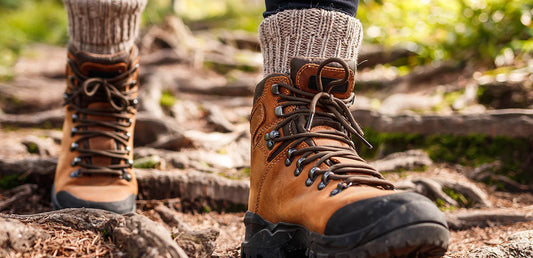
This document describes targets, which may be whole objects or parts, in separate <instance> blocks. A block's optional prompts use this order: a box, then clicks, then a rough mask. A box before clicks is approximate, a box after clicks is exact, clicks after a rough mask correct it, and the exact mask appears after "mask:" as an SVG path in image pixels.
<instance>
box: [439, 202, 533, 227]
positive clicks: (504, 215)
mask: <svg viewBox="0 0 533 258" xmlns="http://www.w3.org/2000/svg"><path fill="white" fill-rule="evenodd" d="M528 221H533V207H526V208H524V209H523V210H522V211H519V212H517V211H516V210H512V209H493V210H477V211H476V210H468V211H465V212H461V213H455V214H454V213H447V214H446V222H447V223H448V226H449V227H450V229H452V230H464V229H468V228H472V227H490V226H498V225H509V224H514V223H518V222H528Z"/></svg>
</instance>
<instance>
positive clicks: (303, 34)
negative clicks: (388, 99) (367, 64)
mask: <svg viewBox="0 0 533 258" xmlns="http://www.w3.org/2000/svg"><path fill="white" fill-rule="evenodd" d="M362 31H363V29H362V25H361V22H359V20H358V19H357V18H355V17H352V16H350V15H346V14H344V13H340V12H336V11H329V10H324V9H300V10H285V11H282V12H279V13H277V14H275V15H272V16H269V17H267V18H265V19H264V20H263V22H262V23H261V24H260V25H259V41H260V43H261V52H262V54H263V61H264V62H263V64H264V67H263V72H264V73H265V74H270V73H289V60H290V59H291V58H292V57H296V56H304V57H316V58H328V57H339V58H343V59H346V60H354V61H356V62H357V55H358V53H359V46H360V45H361V41H362V38H363V32H362Z"/></svg>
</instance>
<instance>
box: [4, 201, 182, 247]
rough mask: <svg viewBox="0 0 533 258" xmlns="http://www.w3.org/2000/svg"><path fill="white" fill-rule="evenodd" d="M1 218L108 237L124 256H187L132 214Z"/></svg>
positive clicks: (71, 212) (75, 212)
mask: <svg viewBox="0 0 533 258" xmlns="http://www.w3.org/2000/svg"><path fill="white" fill-rule="evenodd" d="M1 217H3V218H6V219H11V220H13V219H15V220H19V221H21V222H24V223H30V222H31V223H38V224H43V223H57V224H61V225H64V226H67V227H71V228H73V229H76V230H90V231H93V232H96V233H99V234H102V235H103V236H104V237H105V236H109V237H110V238H111V240H112V242H113V243H114V244H115V246H117V248H119V249H120V250H121V251H123V252H124V253H126V255H127V256H128V257H139V256H143V257H187V254H186V253H185V252H184V251H183V249H181V248H180V247H179V246H178V244H177V243H176V242H174V240H173V239H172V238H171V234H170V232H168V230H166V229H165V228H164V227H163V226H162V225H161V224H158V223H156V222H154V221H151V220H150V219H148V218H146V217H144V216H142V215H138V214H134V213H130V214H125V215H119V214H115V213H111V212H107V211H103V210H96V209H86V208H81V209H65V210H59V211H52V212H46V213H39V214H34V215H6V214H0V218H1Z"/></svg>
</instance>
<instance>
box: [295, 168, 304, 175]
mask: <svg viewBox="0 0 533 258" xmlns="http://www.w3.org/2000/svg"><path fill="white" fill-rule="evenodd" d="M301 173H302V169H301V168H299V167H296V169H294V176H299V175H300V174H301Z"/></svg>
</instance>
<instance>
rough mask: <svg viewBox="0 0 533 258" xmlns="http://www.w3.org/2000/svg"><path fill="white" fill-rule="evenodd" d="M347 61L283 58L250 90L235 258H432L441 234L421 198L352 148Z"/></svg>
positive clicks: (355, 129) (351, 73)
mask: <svg viewBox="0 0 533 258" xmlns="http://www.w3.org/2000/svg"><path fill="white" fill-rule="evenodd" d="M354 66H355V65H354V64H353V63H352V64H351V65H349V64H347V63H346V62H345V61H343V60H341V59H338V58H331V59H328V60H310V59H304V58H294V59H292V60H291V75H290V76H287V75H284V74H271V75H269V76H267V77H266V78H265V79H264V80H263V81H261V82H260V83H259V85H258V86H257V88H256V93H255V97H254V105H253V109H252V116H251V122H250V131H251V135H252V164H251V179H250V180H251V182H250V199H249V203H248V209H249V211H248V212H247V213H246V215H245V218H244V222H245V224H246V235H245V240H244V242H243V243H242V246H241V255H242V257H263V258H264V257H297V256H310V257H367V256H374V257H392V256H394V257H396V256H413V257H415V256H416V257H433V256H440V255H443V254H444V252H445V251H446V248H447V245H448V238H449V233H448V230H447V225H446V221H445V219H444V216H443V214H442V213H441V212H440V211H439V209H437V207H435V205H434V204H433V203H432V202H431V201H430V200H429V199H427V198H425V197H424V196H422V195H419V194H415V193H409V192H397V191H395V190H394V186H393V185H392V184H391V183H390V182H388V181H386V180H385V179H384V178H383V177H382V175H381V174H380V173H378V172H377V171H376V170H375V169H374V168H373V167H372V166H370V165H368V164H367V163H366V162H365V161H364V160H363V159H362V158H361V157H359V155H358V154H357V152H356V150H355V145H354V143H353V142H352V136H353V137H356V138H358V140H360V141H362V142H363V143H365V144H367V145H369V144H368V143H367V142H366V140H364V138H363V136H362V135H363V133H362V131H361V129H360V128H359V126H358V125H357V123H356V122H355V120H354V118H353V116H352V115H351V113H350V111H349V109H348V105H349V104H351V103H352V102H353V101H354V98H355V97H354V94H353V88H354V77H355V69H354Z"/></svg>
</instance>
